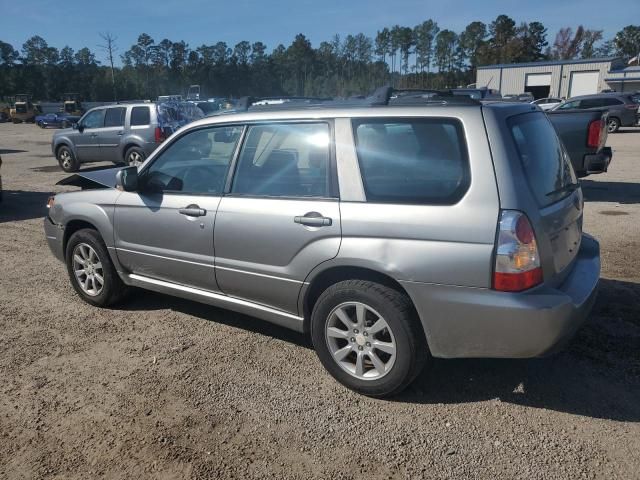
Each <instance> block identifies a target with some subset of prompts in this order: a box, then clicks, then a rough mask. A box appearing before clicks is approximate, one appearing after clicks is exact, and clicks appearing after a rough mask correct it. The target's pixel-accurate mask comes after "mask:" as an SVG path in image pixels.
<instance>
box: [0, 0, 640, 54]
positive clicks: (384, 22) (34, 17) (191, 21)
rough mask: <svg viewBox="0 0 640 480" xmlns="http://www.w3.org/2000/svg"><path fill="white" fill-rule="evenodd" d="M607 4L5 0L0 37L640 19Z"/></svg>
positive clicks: (272, 43)
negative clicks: (504, 19)
mask: <svg viewBox="0 0 640 480" xmlns="http://www.w3.org/2000/svg"><path fill="white" fill-rule="evenodd" d="M606 5H607V4H606V3H603V2H602V0H599V1H596V0H535V1H515V0H511V1H507V0H483V1H482V2H478V1H455V0H449V1H442V0H439V1H426V0H422V1H418V0H369V1H366V0H321V1H320V0H274V1H267V0H263V1H255V0H251V1H250V0H233V1H227V2H221V1H216V0H180V1H176V0H130V1H122V0H110V1H105V0H98V1H96V0H83V1H78V0H62V1H60V0H23V1H16V0H0V17H1V18H2V28H1V29H0V40H3V41H5V42H9V43H11V44H12V45H13V46H14V48H16V49H18V50H19V49H20V48H21V46H22V44H23V43H24V41H25V40H26V39H27V38H28V37H29V36H31V35H36V34H37V35H40V36H42V37H43V38H44V39H45V40H47V42H48V43H49V45H51V46H54V47H57V48H62V47H63V46H65V45H69V46H71V47H72V48H74V49H76V50H77V49H79V48H81V47H84V46H87V47H89V48H91V50H93V51H95V52H96V54H97V57H98V59H99V60H101V61H104V59H105V58H104V54H103V53H102V52H100V51H99V49H98V47H97V46H98V45H99V44H101V43H102V42H101V39H100V37H99V35H98V33H99V32H105V31H109V32H111V33H112V34H114V35H115V36H116V37H117V38H118V40H117V44H118V47H119V53H122V52H124V51H125V50H127V49H128V48H129V47H130V46H131V45H132V44H133V43H135V41H136V38H137V36H138V35H139V34H140V33H141V32H146V33H148V34H150V35H151V36H152V37H153V38H154V39H155V40H156V41H160V40H162V39H163V38H169V39H170V40H173V41H177V40H185V41H186V42H187V43H189V45H190V46H191V47H193V48H195V47H197V46H199V45H201V44H203V43H206V44H213V43H216V42H218V41H225V42H227V44H229V45H230V46H233V45H235V44H236V43H237V42H239V41H241V40H248V41H250V42H254V41H258V40H260V41H262V42H264V43H266V44H267V48H268V51H271V50H272V49H273V48H274V47H276V46H277V45H278V44H279V43H283V44H285V45H288V44H290V43H291V41H292V40H293V37H294V36H295V35H296V34H297V33H304V34H305V35H307V37H308V38H309V39H310V40H311V41H312V43H313V45H314V46H318V44H319V43H320V42H321V41H322V40H327V39H329V38H330V37H331V36H332V35H333V34H335V33H338V34H340V35H343V36H344V35H346V34H349V33H354V34H355V33H358V32H364V33H365V34H367V35H370V36H373V35H375V33H376V31H377V30H379V29H381V28H383V27H385V26H392V25H394V24H400V25H406V26H414V25H416V24H418V23H420V22H422V21H423V20H426V19H427V18H433V19H434V20H436V21H437V22H438V24H439V25H440V28H449V29H452V30H455V31H458V32H459V31H461V30H462V29H464V27H465V26H466V25H467V24H468V23H470V22H471V21H474V20H481V21H483V22H485V23H489V22H491V20H493V19H494V18H495V17H496V16H497V15H499V14H502V13H505V14H507V15H509V16H511V17H512V18H513V19H514V20H516V22H520V21H528V22H529V21H534V20H538V21H541V22H542V23H543V24H544V25H545V26H546V27H547V28H548V30H549V38H548V39H549V40H550V41H551V42H552V41H553V37H554V36H555V33H556V32H557V30H558V29H559V28H560V27H563V26H571V27H573V28H574V29H575V27H576V26H578V25H579V24H583V25H584V26H585V27H587V28H597V29H603V30H604V35H605V38H609V37H612V36H613V35H615V33H616V32H617V31H618V30H620V29H621V28H622V27H624V26H626V25H628V24H632V23H635V24H638V23H639V22H640V0H618V1H617V2H615V8H609V7H607V6H606ZM12 19H14V20H12ZM18 19H19V20H18Z"/></svg>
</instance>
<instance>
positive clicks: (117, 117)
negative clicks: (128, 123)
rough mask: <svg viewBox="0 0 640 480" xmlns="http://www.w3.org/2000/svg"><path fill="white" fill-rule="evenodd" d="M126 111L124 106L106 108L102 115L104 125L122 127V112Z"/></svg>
mask: <svg viewBox="0 0 640 480" xmlns="http://www.w3.org/2000/svg"><path fill="white" fill-rule="evenodd" d="M126 112H127V109H126V108H125V107H117V108H108V109H107V113H105V115H104V126H105V127H122V126H123V125H124V114H125V113H126Z"/></svg>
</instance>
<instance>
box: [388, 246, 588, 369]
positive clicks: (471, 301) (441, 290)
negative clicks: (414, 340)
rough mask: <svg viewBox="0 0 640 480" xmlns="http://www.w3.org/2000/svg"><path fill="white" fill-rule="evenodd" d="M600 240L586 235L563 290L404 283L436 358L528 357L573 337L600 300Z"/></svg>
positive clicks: (561, 287)
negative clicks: (499, 289) (514, 290)
mask: <svg viewBox="0 0 640 480" xmlns="http://www.w3.org/2000/svg"><path fill="white" fill-rule="evenodd" d="M599 277H600V247H599V244H598V242H597V241H596V240H595V239H593V238H592V237H590V236H588V235H583V238H582V245H581V247H580V251H579V252H578V256H577V258H576V260H575V263H574V267H573V270H572V271H571V273H570V274H569V276H568V277H567V278H566V279H565V280H564V282H563V283H562V284H561V285H560V286H558V287H555V288H554V287H550V286H547V285H541V286H540V287H536V288H534V289H531V290H528V291H526V292H522V293H504V292H496V291H494V290H490V289H486V288H469V287H453V286H444V285H428V284H422V283H415V282H400V283H401V284H402V286H403V287H404V288H405V289H406V290H407V292H408V293H409V295H410V296H411V298H412V300H413V302H414V304H415V305H416V308H417V310H418V314H419V316H420V319H421V321H422V324H423V326H424V329H425V333H426V335H427V339H428V341H429V348H430V350H431V353H432V355H433V356H435V357H442V358H459V357H490V358H528V357H538V356H542V355H545V354H549V353H552V352H553V351H555V350H557V349H558V348H559V347H561V346H562V345H563V344H564V343H565V341H567V340H568V339H570V338H571V337H572V335H573V334H574V333H575V332H576V330H577V329H578V328H579V327H580V325H582V323H583V322H584V320H585V319H586V318H587V316H588V314H589V312H590V311H591V308H592V306H593V304H594V302H595V298H596V293H597V286H598V281H599Z"/></svg>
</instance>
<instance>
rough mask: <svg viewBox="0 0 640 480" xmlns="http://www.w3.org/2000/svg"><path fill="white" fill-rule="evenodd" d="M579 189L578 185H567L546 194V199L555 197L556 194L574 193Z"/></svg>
mask: <svg viewBox="0 0 640 480" xmlns="http://www.w3.org/2000/svg"><path fill="white" fill-rule="evenodd" d="M579 187H580V184H579V183H568V184H567V185H565V186H564V187H560V188H559V189H557V190H554V191H553V192H549V193H547V197H550V196H551V195H557V194H558V193H565V192H575V191H576V190H577V189H578V188H579Z"/></svg>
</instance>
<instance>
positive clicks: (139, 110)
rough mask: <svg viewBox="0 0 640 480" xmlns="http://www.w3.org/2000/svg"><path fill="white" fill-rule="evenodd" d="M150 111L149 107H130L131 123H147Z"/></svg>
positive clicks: (149, 119)
mask: <svg viewBox="0 0 640 480" xmlns="http://www.w3.org/2000/svg"><path fill="white" fill-rule="evenodd" d="M149 123H151V113H150V111H149V107H133V108H132V109H131V125H132V126H134V125H149Z"/></svg>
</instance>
